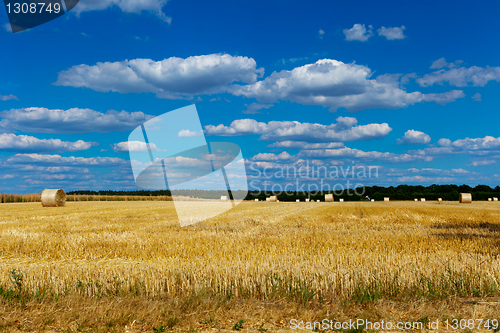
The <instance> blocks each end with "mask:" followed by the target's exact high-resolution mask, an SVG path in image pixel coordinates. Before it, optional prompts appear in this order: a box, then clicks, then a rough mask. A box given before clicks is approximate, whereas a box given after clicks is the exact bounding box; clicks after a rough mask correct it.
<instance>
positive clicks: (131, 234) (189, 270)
mask: <svg viewBox="0 0 500 333" xmlns="http://www.w3.org/2000/svg"><path fill="white" fill-rule="evenodd" d="M499 237H500V203H497V202H475V203H473V204H468V205H466V204H463V205H459V204H458V203H448V202H443V203H442V204H438V203H435V202H427V203H421V202H390V203H384V202H380V203H378V202H376V203H370V202H363V203H349V202H344V203H338V202H337V203H269V202H245V203H242V204H240V205H239V206H237V207H236V208H235V209H233V210H231V211H228V212H227V213H225V214H223V215H220V216H218V217H216V218H213V219H210V220H207V221H205V222H202V223H199V224H196V225H192V226H189V227H184V228H181V227H180V226H179V224H178V222H177V220H176V213H175V210H174V208H173V203H172V202H70V203H67V205H66V207H63V208H42V206H41V205H40V204H39V203H33V204H31V203H24V204H2V205H0V310H2V311H0V312H2V313H0V330H6V331H11V330H21V331H34V330H36V331H47V330H49V331H73V332H83V331H127V330H128V331H155V332H161V331H170V330H181V331H190V332H195V331H203V330H212V329H221V330H232V329H234V330H236V329H240V330H251V331H252V330H253V331H257V330H258V331H260V332H265V331H266V330H270V331H271V330H283V329H287V328H289V327H290V324H289V323H290V320H291V319H298V320H303V321H314V320H321V319H324V318H327V319H331V320H348V319H350V318H370V319H372V320H381V319H384V320H405V321H410V320H412V321H417V320H420V321H422V322H426V321H427V320H429V319H440V320H444V319H447V318H493V317H495V316H496V318H498V317H500V315H499V314H500V306H498V304H500V303H497V300H498V298H499V296H500V291H499V290H500V256H499V254H500V238H499Z"/></svg>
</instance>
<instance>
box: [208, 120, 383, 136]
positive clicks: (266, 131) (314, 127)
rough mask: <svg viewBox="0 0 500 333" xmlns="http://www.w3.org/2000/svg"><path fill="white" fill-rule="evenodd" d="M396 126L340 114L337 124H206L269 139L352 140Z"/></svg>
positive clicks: (215, 130)
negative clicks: (362, 121) (364, 122)
mask: <svg viewBox="0 0 500 333" xmlns="http://www.w3.org/2000/svg"><path fill="white" fill-rule="evenodd" d="M391 130H392V129H391V128H390V127H389V125H388V124H387V123H382V124H368V125H357V120H356V118H352V117H338V118H337V123H336V124H331V125H322V124H311V123H300V122H298V121H270V122H269V123H263V122H257V121H256V120H254V119H239V120H235V121H233V122H232V123H231V125H229V126H224V125H222V124H220V125H218V126H213V125H208V126H205V133H206V134H207V135H219V136H238V135H251V134H259V135H260V139H261V140H266V141H273V140H276V141H287V140H291V141H307V142H350V141H359V140H372V139H378V138H383V137H385V136H386V135H387V134H389V132H390V131H391Z"/></svg>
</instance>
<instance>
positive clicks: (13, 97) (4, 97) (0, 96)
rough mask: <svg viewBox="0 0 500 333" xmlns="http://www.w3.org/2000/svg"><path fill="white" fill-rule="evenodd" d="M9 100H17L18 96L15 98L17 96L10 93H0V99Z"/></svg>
mask: <svg viewBox="0 0 500 333" xmlns="http://www.w3.org/2000/svg"><path fill="white" fill-rule="evenodd" d="M10 100H16V101H18V100H19V98H17V96H14V95H12V94H10V95H0V101H4V102H5V101H10Z"/></svg>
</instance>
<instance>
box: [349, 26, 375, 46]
mask: <svg viewBox="0 0 500 333" xmlns="http://www.w3.org/2000/svg"><path fill="white" fill-rule="evenodd" d="M372 30H373V27H372V26H371V25H369V26H368V30H366V27H365V25H364V24H359V23H356V24H354V26H353V27H352V28H351V29H344V30H343V32H344V35H345V39H346V40H348V41H353V40H357V41H360V42H366V41H367V40H368V39H369V38H370V37H371V36H373V31H372Z"/></svg>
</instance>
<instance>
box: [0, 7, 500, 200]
mask: <svg viewBox="0 0 500 333" xmlns="http://www.w3.org/2000/svg"><path fill="white" fill-rule="evenodd" d="M499 9H500V4H499V3H498V2H495V1H485V2H481V3H476V4H472V3H468V2H459V1H441V2H438V3H436V2H431V1H419V2H413V3H408V2H401V1H385V2H373V1H365V2H357V3H352V2H346V1H344V2H333V1H308V2H303V1H300V2H299V1H238V2H235V1H217V2H202V1H181V0H169V1H166V0H120V1H118V0H81V1H80V3H79V4H78V5H77V7H75V8H74V10H73V11H72V12H70V13H68V14H67V15H65V16H63V17H61V18H58V19H56V20H54V21H51V22H48V23H46V24H44V25H41V26H38V27H35V28H33V29H31V30H28V31H24V32H21V33H16V34H13V33H12V32H10V31H9V25H8V18H7V14H6V11H5V10H4V8H3V7H2V8H0V29H1V32H0V43H1V45H2V51H3V52H0V192H9V193H30V192H38V191H40V190H41V189H43V188H46V187H49V188H50V187H61V188H64V189H65V190H75V189H93V190H100V189H114V190H120V189H123V190H130V189H138V187H137V186H136V185H135V183H134V178H133V173H132V169H131V167H130V161H129V159H130V158H129V154H128V149H129V148H130V149H140V147H130V146H129V145H127V144H126V141H127V139H128V136H129V134H130V132H131V131H132V130H133V129H134V128H136V127H137V126H139V125H140V124H141V123H143V122H145V121H147V120H149V119H151V118H153V117H155V116H158V115H161V114H163V113H165V112H167V111H171V110H174V109H177V108H180V107H184V106H188V105H192V104H196V107H197V109H198V113H199V116H200V120H201V123H202V125H203V128H204V132H205V135H206V138H207V141H228V142H234V143H236V144H238V145H239V146H240V147H241V149H242V153H243V156H244V158H245V163H246V165H247V168H248V170H249V171H248V172H249V174H250V175H255V173H258V171H256V170H262V169H263V168H265V167H267V168H268V169H269V170H277V169H279V168H280V167H282V166H297V167H300V166H304V165H307V166H311V165H315V166H325V167H328V168H330V167H333V166H336V167H341V166H342V167H344V168H347V167H349V166H352V165H358V166H377V167H378V168H379V175H378V177H377V178H375V179H364V180H363V181H362V182H363V184H366V185H382V186H389V185H397V184H403V183H406V184H422V185H429V184H433V183H438V184H439V183H457V184H462V183H466V184H469V185H476V184H488V185H492V186H496V185H498V184H499V180H500V170H499V169H500V163H499V157H500V132H499V130H498V124H499V123H500V122H499V120H500V119H499V118H500V115H499V113H498V111H497V108H498V105H499V102H500V96H499V94H498V91H499V88H500V84H499V81H500V60H498V59H499V57H498V55H499V53H500V52H499V50H498V49H499V44H498V43H497V41H498V40H499V39H500V29H498V23H497V21H498V20H497V18H496V16H497V13H498V11H499ZM250 166H252V168H250ZM344 178H345V177H344ZM317 180H318V178H317V177H316V178H315V177H314V175H310V176H308V177H307V179H301V182H302V181H303V182H308V181H317ZM271 181H272V182H283V181H287V180H283V179H272V180H271ZM329 181H334V182H338V181H341V182H344V181H345V179H340V180H335V179H333V180H332V179H330V180H329Z"/></svg>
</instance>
